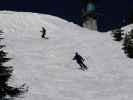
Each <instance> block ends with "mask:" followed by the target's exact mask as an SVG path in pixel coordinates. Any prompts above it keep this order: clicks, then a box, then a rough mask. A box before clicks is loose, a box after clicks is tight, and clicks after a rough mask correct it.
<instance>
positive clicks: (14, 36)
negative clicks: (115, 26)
mask: <svg viewBox="0 0 133 100" xmlns="http://www.w3.org/2000/svg"><path fill="white" fill-rule="evenodd" d="M0 22H1V24H0V29H1V30H3V31H4V34H3V37H4V38H5V39H4V40H3V41H2V44H5V45H6V48H4V50H5V51H7V52H8V53H9V54H8V57H11V58H13V59H12V60H11V61H9V62H8V63H7V65H10V66H11V65H12V66H14V73H13V77H12V79H11V80H10V82H9V83H10V84H11V85H17V86H19V85H20V84H23V83H26V84H27V85H28V86H29V92H28V93H26V94H25V95H24V98H17V99H16V100H132V99H133V95H132V93H133V85H132V84H133V74H132V73H133V68H132V65H133V60H132V59H128V58H127V57H126V56H125V54H124V53H123V51H122V50H121V48H122V46H121V43H118V42H115V41H113V40H112V37H111V35H110V34H109V33H99V32H95V31H89V30H87V29H85V28H81V27H79V26H77V25H75V24H73V23H70V22H67V21H65V20H63V19H60V18H57V17H54V16H50V15H42V14H36V13H24V12H7V11H1V12H0ZM42 26H44V27H45V28H46V29H47V37H48V38H49V39H48V40H44V39H41V33H40V30H41V27H42ZM76 51H77V52H79V53H80V54H81V55H82V56H83V57H85V59H86V61H85V63H86V64H87V66H88V67H89V69H88V71H85V72H83V71H80V70H78V68H79V66H78V65H77V64H76V62H74V61H72V58H73V57H74V53H75V52H76Z"/></svg>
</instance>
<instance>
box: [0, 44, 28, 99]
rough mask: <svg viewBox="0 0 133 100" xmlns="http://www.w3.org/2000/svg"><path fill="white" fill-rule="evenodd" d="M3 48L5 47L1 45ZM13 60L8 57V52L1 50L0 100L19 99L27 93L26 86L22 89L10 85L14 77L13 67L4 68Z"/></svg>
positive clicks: (21, 87)
mask: <svg viewBox="0 0 133 100" xmlns="http://www.w3.org/2000/svg"><path fill="white" fill-rule="evenodd" d="M1 48H3V45H1ZM9 60H11V58H8V57H7V52H4V51H3V50H0V100H10V98H13V97H17V96H19V95H21V94H22V93H24V92H26V91H27V89H26V88H25V84H23V85H22V86H20V87H12V86H9V85H8V81H9V79H10V78H11V76H12V72H13V67H12V66H4V63H5V62H8V61H9Z"/></svg>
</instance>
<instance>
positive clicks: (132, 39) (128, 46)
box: [123, 31, 133, 58]
mask: <svg viewBox="0 0 133 100" xmlns="http://www.w3.org/2000/svg"><path fill="white" fill-rule="evenodd" d="M123 46H124V47H123V50H124V52H125V53H126V54H127V56H128V57H129V58H133V35H132V31H131V32H129V34H126V35H125V38H124V42H123Z"/></svg>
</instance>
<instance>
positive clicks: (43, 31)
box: [40, 27, 48, 39]
mask: <svg viewBox="0 0 133 100" xmlns="http://www.w3.org/2000/svg"><path fill="white" fill-rule="evenodd" d="M40 32H42V36H41V37H42V38H44V39H48V38H47V37H46V29H45V28H44V27H42V31H40Z"/></svg>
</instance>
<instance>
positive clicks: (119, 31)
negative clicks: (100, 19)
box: [112, 28, 124, 41]
mask: <svg viewBox="0 0 133 100" xmlns="http://www.w3.org/2000/svg"><path fill="white" fill-rule="evenodd" d="M112 35H113V37H114V40H115V41H121V40H122V39H123V38H122V35H124V33H123V30H122V29H121V28H118V29H115V30H113V31H112Z"/></svg>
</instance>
